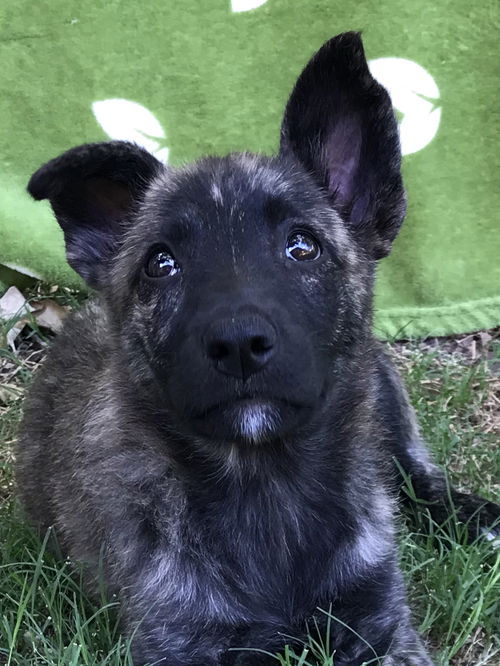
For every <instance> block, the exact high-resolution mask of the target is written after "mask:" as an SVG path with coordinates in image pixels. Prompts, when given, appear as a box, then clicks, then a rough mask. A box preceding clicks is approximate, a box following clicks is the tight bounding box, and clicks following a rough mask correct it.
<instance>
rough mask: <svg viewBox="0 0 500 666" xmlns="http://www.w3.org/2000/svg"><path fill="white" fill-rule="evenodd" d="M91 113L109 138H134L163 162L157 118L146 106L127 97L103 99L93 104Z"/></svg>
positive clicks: (164, 152) (165, 156) (165, 150)
mask: <svg viewBox="0 0 500 666" xmlns="http://www.w3.org/2000/svg"><path fill="white" fill-rule="evenodd" d="M92 112H93V114H94V116H95V118H96V120H97V122H98V123H99V125H100V126H101V127H102V129H103V130H104V131H105V132H106V134H107V135H108V136H109V137H110V138H111V139H116V140H120V141H134V142H135V143H137V144H139V146H142V147H143V148H145V149H146V150H148V151H149V152H150V153H152V154H153V155H154V156H155V157H156V158H157V159H159V160H160V162H163V163H164V164H166V163H167V161H168V153H169V150H168V148H167V147H166V146H165V145H164V143H165V141H164V139H165V131H164V129H163V127H162V126H161V124H160V122H159V120H158V119H157V118H156V117H155V116H154V115H153V114H152V113H151V111H150V110H149V109H146V107H145V106H142V105H141V104H138V103H137V102H132V101H130V100H128V99H104V100H101V101H99V102H94V103H93V104H92Z"/></svg>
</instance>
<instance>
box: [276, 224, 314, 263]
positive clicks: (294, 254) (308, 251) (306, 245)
mask: <svg viewBox="0 0 500 666" xmlns="http://www.w3.org/2000/svg"><path fill="white" fill-rule="evenodd" d="M285 253H286V256H287V257H288V258H289V259H292V261H314V260H315V259H317V258H318V257H319V256H320V254H321V248H320V246H319V243H318V241H317V240H316V239H315V238H314V237H313V236H311V235H310V234H307V233H305V232H304V231H296V232H295V233H293V234H291V235H290V236H288V240H287V242H286V250H285Z"/></svg>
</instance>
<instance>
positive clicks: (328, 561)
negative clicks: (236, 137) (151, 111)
mask: <svg viewBox="0 0 500 666" xmlns="http://www.w3.org/2000/svg"><path fill="white" fill-rule="evenodd" d="M29 191H30V192H31V194H32V195H33V196H34V197H35V198H36V199H45V198H47V199H49V200H50V202H51V204H52V207H53V209H54V213H55V215H56V217H57V220H58V222H59V224H60V225H61V227H62V229H63V231H64V236H65V241H66V249H67V256H68V261H69V263H70V264H71V266H73V267H74V268H75V270H76V271H78V272H79V273H80V275H82V276H83V277H84V278H85V280H86V281H87V282H88V284H89V285H90V286H92V287H94V288H95V289H96V290H98V291H99V292H100V297H99V298H98V299H97V300H95V301H94V302H93V303H90V304H88V305H87V306H86V307H84V308H83V310H82V311H81V312H79V313H76V314H75V315H73V317H72V318H71V319H70V321H68V323H67V325H66V327H65V330H64V331H63V333H62V334H61V335H60V336H59V338H58V339H57V341H56V343H55V344H54V346H53V349H52V351H51V354H50V357H49V359H48V360H47V363H46V364H45V367H44V368H43V369H42V370H41V372H40V373H39V375H38V377H37V379H36V381H35V384H34V386H33V390H32V392H31V395H30V397H29V399H28V401H27V404H26V414H25V421H24V427H23V434H22V437H21V442H20V446H19V451H18V469H17V474H18V481H19V488H20V492H21V497H22V500H23V502H24V506H25V508H26V511H27V513H28V515H29V517H30V518H31V520H32V521H33V522H34V523H35V524H37V525H38V527H39V528H41V529H42V530H43V529H46V528H47V527H48V526H49V525H54V526H55V530H56V533H57V535H58V537H59V540H60V541H61V543H62V545H63V548H64V549H65V552H66V553H67V554H68V555H69V556H70V557H71V558H73V559H75V560H78V561H81V562H83V563H84V564H85V566H86V569H87V571H88V574H89V578H90V579H92V578H93V577H95V576H96V575H97V570H98V568H99V561H100V560H102V563H103V568H104V577H105V580H106V582H107V585H108V587H109V589H110V590H111V591H112V592H116V593H118V595H119V596H120V598H121V601H122V604H123V609H124V616H125V630H126V632H128V633H132V632H135V638H134V641H133V645H134V655H135V663H137V664H144V663H146V662H155V663H165V664H167V665H168V666H176V665H179V666H180V665H185V664H186V665H187V664H190V665H200V666H201V665H202V664H203V665H215V664H252V665H255V664H271V663H276V662H275V660H274V659H271V658H270V657H266V656H263V655H262V654H259V653H257V652H249V651H238V650H233V649H232V648H245V647H246V648H259V649H263V650H267V651H270V652H276V651H279V650H280V649H282V647H283V645H284V643H285V642H287V641H288V642H290V639H288V638H285V637H284V635H286V636H287V637H288V636H293V637H297V639H298V640H300V639H301V638H303V637H304V635H305V634H306V632H307V626H306V625H307V622H308V621H310V620H311V618H312V617H313V616H314V615H315V614H316V617H317V620H318V622H320V623H321V622H323V624H324V623H325V616H324V615H322V614H318V613H317V609H318V607H320V608H323V609H329V608H331V613H332V615H334V616H335V617H336V618H339V620H340V621H341V622H333V623H332V627H331V643H332V645H331V647H332V649H333V650H335V665H336V666H359V665H360V664H362V663H363V662H365V661H369V660H373V659H374V655H377V656H378V657H379V658H380V662H381V663H383V664H385V666H389V665H396V664H397V665H401V664H407V665H409V664H414V665H415V666H417V665H418V666H425V665H430V664H431V660H430V658H429V657H428V656H427V653H426V650H425V648H424V646H423V644H422V642H421V640H420V639H419V637H418V636H417V634H416V633H415V631H414V629H413V628H412V626H411V621H410V613H409V610H408V606H407V601H406V597H405V590H404V585H403V581H402V576H401V572H400V570H399V567H398V562H397V553H396V544H395V539H394V528H393V512H394V511H393V508H394V504H393V498H392V493H391V474H390V473H389V471H390V468H391V465H392V461H393V457H394V456H395V457H396V458H397V460H398V461H399V465H400V466H401V467H402V469H403V470H404V471H405V473H406V474H408V475H409V476H411V478H412V481H413V485H414V487H415V488H416V490H417V492H418V494H419V496H420V497H421V498H423V499H424V500H427V501H429V502H433V504H431V510H432V511H434V512H435V515H436V516H438V517H439V518H442V517H443V515H445V514H444V512H445V511H446V506H447V498H448V491H447V487H446V482H445V479H444V476H443V474H442V473H441V471H440V470H439V469H438V468H437V467H435V466H434V465H433V464H432V462H431V461H430V460H429V457H428V454H427V452H426V449H425V446H424V444H423V443H422V440H421V438H420V435H419V432H418V428H417V426H416V424H415V419H414V415H413V412H412V409H411V407H410V406H409V404H408V400H407V397H406V394H405V391H404V389H403V387H402V385H401V380H400V379H399V377H398V375H397V373H396V371H395V370H394V368H393V367H392V365H391V363H390V361H389V360H388V359H387V357H386V356H385V355H384V352H383V351H382V349H381V347H380V345H379V344H377V343H376V342H375V341H374V339H373V337H372V334H371V324H372V316H371V309H372V290H373V281H374V273H375V267H376V262H377V260H378V259H381V258H382V257H384V256H385V255H387V254H388V252H389V250H390V247H391V243H392V241H393V240H394V238H395V236H396V234H397V232H398V229H399V227H400V225H401V222H402V220H403V217H404V214H405V193H404V190H403V185H402V181H401V175H400V147H399V141H398V131H397V125H396V121H395V118H394V115H393V111H392V108H391V102H390V99H389V96H388V94H387V92H386V91H385V90H384V89H383V88H382V87H381V86H380V85H379V84H378V83H377V82H376V81H375V80H374V79H373V78H372V77H371V75H370V72H369V70H368V67H367V64H366V60H365V56H364V53H363V47H362V43H361V40H360V38H359V36H358V35H357V34H354V33H347V34H343V35H339V36H338V37H336V38H334V39H332V40H331V41H329V42H327V43H326V44H325V45H324V46H323V47H322V48H321V49H320V51H319V52H318V53H317V54H316V55H315V56H314V58H313V59H312V60H311V62H310V63H309V64H308V65H307V67H306V69H305V70H304V72H303V73H302V74H301V76H300V78H299V79H298V81H297V84H296V86H295V89H294V90H293V93H292V95H291V97H290V100H289V102H288V105H287V107H286V111H285V117H284V121H283V126H282V130H281V146H280V151H279V154H278V155H277V156H276V157H272V158H268V157H262V156H256V155H250V154H234V155H229V156H228V157H225V158H208V159H203V160H201V161H199V162H197V163H196V164H194V165H192V166H189V167H187V168H182V169H171V168H165V167H164V166H163V165H162V164H160V163H159V162H158V161H157V160H156V159H155V158H154V157H153V156H152V155H150V154H149V153H147V152H146V151H144V150H143V149H142V148H140V147H138V146H136V145H132V144H129V143H124V142H112V143H104V144H93V145H85V146H81V147H79V148H75V149H73V150H70V151H69V152H67V153H65V154H64V155H62V156H61V157H59V158H57V159H55V160H53V161H51V162H49V163H48V164H46V165H45V166H43V167H42V168H41V169H40V170H39V171H37V172H36V173H35V174H34V176H33V177H32V179H31V181H30V184H29ZM451 494H452V498H453V499H454V500H456V503H457V506H458V507H459V511H460V515H461V517H462V518H463V519H468V518H470V517H471V516H472V515H477V521H476V522H478V524H479V527H480V528H481V527H486V526H489V524H490V523H491V522H493V521H494V519H495V518H496V517H497V516H498V515H499V512H498V507H497V506H495V505H493V504H491V503H485V501H484V500H481V499H479V498H476V497H474V496H465V495H460V494H458V493H456V492H455V491H453V490H452V491H451ZM476 527H477V526H476V525H474V529H476ZM346 627H349V628H346ZM359 636H361V637H362V639H360V638H359ZM368 644H369V645H370V646H371V648H370V647H368ZM370 663H373V661H371V662H370Z"/></svg>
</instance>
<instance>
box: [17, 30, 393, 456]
mask: <svg viewBox="0 0 500 666" xmlns="http://www.w3.org/2000/svg"><path fill="white" fill-rule="evenodd" d="M28 189H29V192H30V193H31V194H32V195H33V196H34V197H35V198H36V199H45V198H48V199H49V200H50V202H51V204H52V207H53V209H54V213H55V215H56V217H57V220H58V222H59V224H60V225H61V227H62V229H63V231H64V236H65V242H66V250H67V257H68V261H69V263H70V264H71V266H73V268H74V269H75V270H76V271H77V272H78V273H80V275H82V276H83V278H84V279H85V280H86V281H87V282H88V284H89V285H91V286H92V287H94V288H95V289H97V290H100V291H101V292H102V293H103V295H104V298H105V299H106V301H107V304H108V307H109V310H110V312H111V320H112V322H113V326H114V327H115V330H114V331H113V339H114V340H116V341H117V346H118V347H120V346H122V347H123V354H124V355H125V357H126V359H127V360H126V361H125V362H126V363H128V366H129V372H130V375H131V380H132V381H137V382H138V383H139V382H140V381H142V380H143V379H144V377H149V378H150V385H151V386H153V385H154V389H153V388H152V389H151V396H152V397H151V399H153V395H154V396H155V398H154V399H155V400H160V401H161V403H162V408H164V409H165V410H167V412H168V414H169V418H170V419H171V421H172V425H173V427H175V428H177V429H178V430H179V431H180V432H188V433H191V434H196V435H201V436H202V437H208V438H213V439H216V440H217V441H221V440H222V441H231V442H237V443H238V442H239V443H240V444H245V443H248V442H263V441H266V440H271V439H275V438H280V437H281V436H284V435H286V433H288V432H290V431H292V430H294V429H296V428H299V427H300V426H301V424H305V423H307V422H309V421H310V419H311V417H312V415H313V414H314V412H315V410H316V409H317V406H318V404H319V403H320V402H321V401H322V398H323V396H324V395H325V394H326V393H327V392H328V391H329V389H330V388H331V385H332V382H334V381H335V379H334V375H335V373H334V372H332V370H333V369H334V367H335V363H336V360H337V359H338V358H339V357H341V356H342V355H345V354H346V353H349V348H350V347H352V346H353V345H355V344H356V343H357V342H358V341H360V340H362V339H363V338H364V336H366V335H367V333H368V330H369V327H370V323H371V315H370V308H371V288H372V279H373V272H374V265H375V262H376V260H377V259H380V258H381V257H383V256H385V255H386V254H387V253H388V252H389V249H390V246H391V243H392V241H393V239H394V237H395V236H396V233H397V231H398V229H399V226H400V224H401V222H402V220H403V217H404V212H405V195H404V191H403V186H402V181H401V176H400V148H399V140H398V132H397V125H396V121H395V118H394V114H393V111H392V107H391V102H390V99H389V96H388V94H387V92H386V91H385V90H384V89H383V88H382V87H381V86H380V85H379V84H378V83H377V82H376V81H375V80H374V79H373V78H372V76H371V75H370V72H369V70H368V67H367V64H366V60H365V56H364V53H363V47H362V43H361V39H360V37H359V36H358V35H357V34H355V33H346V34H343V35H340V36H338V37H335V38H334V39H332V40H330V41H329V42H327V43H326V44H325V45H324V46H323V47H322V48H321V49H320V51H318V53H317V54H316V55H315V56H314V57H313V58H312V60H311V61H310V62H309V64H308V65H307V67H306V68H305V70H304V71H303V73H302V74H301V76H300V77H299V79H298V81H297V83H296V85H295V88H294V90H293V92H292V95H291V97H290V100H289V102H288V104H287V107H286V111H285V116H284V120H283V125H282V128H281V142H280V151H279V154H278V155H277V156H276V157H273V158H267V157H262V156H255V155H249V154H235V155H229V156H228V157H225V158H207V159H203V160H201V161H199V162H197V163H196V164H194V165H192V166H189V167H187V168H180V169H170V168H166V167H164V166H163V165H162V164H160V163H159V162H158V161H157V160H156V159H155V158H154V157H153V156H152V155H150V154H149V153H147V152H146V151H145V150H143V149H142V148H140V147H138V146H136V145H133V144H129V143H126V142H111V143H102V144H91V145H85V146H81V147H78V148H75V149H73V150H70V151H69V152H67V153H65V154H64V155H62V156H60V157H58V158H57V159H55V160H52V161H51V162H49V163H47V164H46V165H45V166H43V167H42V168H41V169H39V170H38V171H37V172H36V173H35V174H34V175H33V177H32V178H31V181H30V184H29V187H28Z"/></svg>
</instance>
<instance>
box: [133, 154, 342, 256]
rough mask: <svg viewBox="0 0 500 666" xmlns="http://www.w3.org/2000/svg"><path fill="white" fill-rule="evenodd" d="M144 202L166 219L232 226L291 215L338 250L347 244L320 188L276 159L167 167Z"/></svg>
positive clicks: (249, 157) (242, 157) (236, 157)
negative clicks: (250, 220) (331, 242)
mask: <svg viewBox="0 0 500 666" xmlns="http://www.w3.org/2000/svg"><path fill="white" fill-rule="evenodd" d="M144 203H145V208H146V210H147V211H148V215H152V216H154V217H155V218H156V219H157V220H165V221H166V222H167V224H168V223H169V222H175V223H177V222H179V220H186V221H187V222H188V223H189V224H191V225H193V224H194V225H196V224H200V225H207V222H208V223H209V226H212V224H215V223H220V224H221V225H229V226H232V227H234V226H237V225H240V223H241V222H242V221H243V220H249V219H252V218H253V220H254V221H255V222H256V223H257V224H263V223H264V220H265V221H266V222H270V223H273V222H274V223H279V222H281V221H282V220H283V219H285V218H286V219H291V218H293V219H296V220H297V221H299V222H303V223H307V224H310V225H311V226H313V227H316V228H317V229H322V230H323V231H324V233H325V234H326V235H328V236H329V237H330V238H331V240H332V241H333V242H334V243H335V244H336V245H337V247H338V249H340V250H341V251H345V252H347V251H348V250H349V247H350V246H351V245H352V243H351V242H350V239H349V234H348V231H347V229H346V226H345V224H344V222H343V220H342V219H341V217H340V216H339V215H338V214H337V213H336V212H335V210H334V209H333V208H332V207H331V206H330V204H329V203H328V202H327V200H326V198H325V197H324V195H323V193H322V191H321V190H320V188H318V186H317V185H315V184H314V182H313V181H312V179H311V178H310V176H309V175H308V174H307V173H305V172H304V171H303V169H302V168H301V167H300V166H299V165H297V164H295V163H293V162H288V161H285V160H281V159H280V158H273V157H263V156H260V155H254V154H250V153H234V154H231V155H228V156H226V157H216V158H213V157H211V158H205V159H203V160H200V161H199V162H195V163H194V164H192V165H189V166H187V167H183V168H179V169H172V170H167V171H166V172H165V173H163V174H161V175H160V176H159V177H158V178H156V180H155V181H154V182H153V183H152V184H151V187H150V188H149V191H148V193H147V195H146V199H145V202H144Z"/></svg>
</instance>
